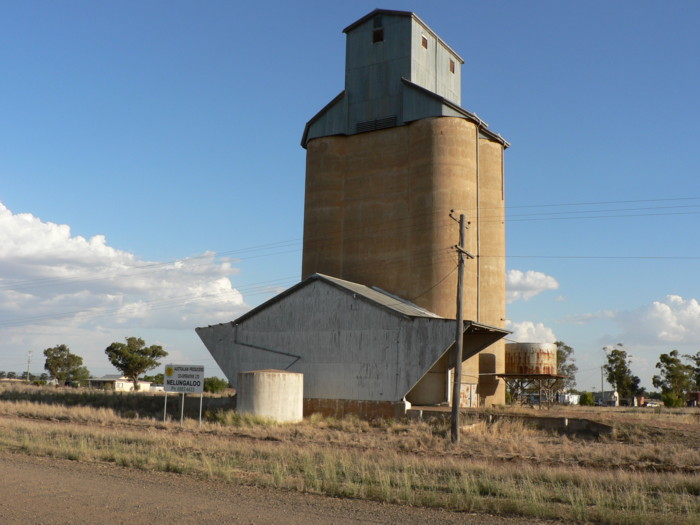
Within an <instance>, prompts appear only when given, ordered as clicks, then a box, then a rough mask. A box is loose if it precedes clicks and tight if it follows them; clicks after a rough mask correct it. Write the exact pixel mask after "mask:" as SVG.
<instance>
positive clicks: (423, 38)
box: [420, 35, 428, 49]
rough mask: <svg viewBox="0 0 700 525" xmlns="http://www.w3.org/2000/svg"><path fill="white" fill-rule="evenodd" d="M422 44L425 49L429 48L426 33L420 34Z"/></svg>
mask: <svg viewBox="0 0 700 525" xmlns="http://www.w3.org/2000/svg"><path fill="white" fill-rule="evenodd" d="M420 45H422V46H423V47H424V48H425V49H428V37H427V36H425V35H421V36H420Z"/></svg>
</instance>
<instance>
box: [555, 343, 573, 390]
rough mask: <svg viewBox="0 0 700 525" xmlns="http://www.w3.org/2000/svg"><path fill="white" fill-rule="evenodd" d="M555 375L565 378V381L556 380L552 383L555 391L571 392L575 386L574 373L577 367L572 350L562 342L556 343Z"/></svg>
mask: <svg viewBox="0 0 700 525" xmlns="http://www.w3.org/2000/svg"><path fill="white" fill-rule="evenodd" d="M554 344H555V345H557V374H559V375H562V376H566V379H557V381H556V382H555V383H554V388H555V389H556V390H571V389H573V388H574V387H575V386H576V372H578V367H577V366H576V363H575V362H574V361H575V359H574V349H573V348H571V347H570V346H569V345H567V344H566V343H565V342H564V341H557V342H556V343H554Z"/></svg>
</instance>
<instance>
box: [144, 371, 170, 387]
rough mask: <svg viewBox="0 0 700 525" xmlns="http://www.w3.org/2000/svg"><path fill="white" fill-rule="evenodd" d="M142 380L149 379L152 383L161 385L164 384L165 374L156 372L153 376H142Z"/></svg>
mask: <svg viewBox="0 0 700 525" xmlns="http://www.w3.org/2000/svg"><path fill="white" fill-rule="evenodd" d="M143 380H144V381H150V382H151V383H153V384H154V385H163V384H165V376H164V375H163V374H162V373H161V374H156V375H154V376H143Z"/></svg>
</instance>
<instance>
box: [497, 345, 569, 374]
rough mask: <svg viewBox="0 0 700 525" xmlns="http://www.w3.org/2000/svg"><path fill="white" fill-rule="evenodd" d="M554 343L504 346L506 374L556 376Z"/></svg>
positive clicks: (555, 348)
mask: <svg viewBox="0 0 700 525" xmlns="http://www.w3.org/2000/svg"><path fill="white" fill-rule="evenodd" d="M556 373H557V345H555V344H554V343H508V344H506V374H556Z"/></svg>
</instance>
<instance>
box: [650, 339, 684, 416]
mask: <svg viewBox="0 0 700 525" xmlns="http://www.w3.org/2000/svg"><path fill="white" fill-rule="evenodd" d="M689 357H690V356H681V355H680V354H679V353H678V350H671V352H670V353H668V354H661V355H660V356H659V362H658V363H656V368H658V369H659V371H660V374H659V375H655V376H654V377H653V378H652V380H651V382H652V383H653V385H654V387H656V388H660V389H661V399H662V400H663V402H664V404H665V405H667V406H676V407H678V406H683V405H684V404H685V400H686V398H687V396H688V392H691V391H692V390H693V389H694V388H695V381H694V377H693V376H694V375H695V367H693V366H692V365H690V364H687V363H684V362H683V360H682V359H688V358H689Z"/></svg>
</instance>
